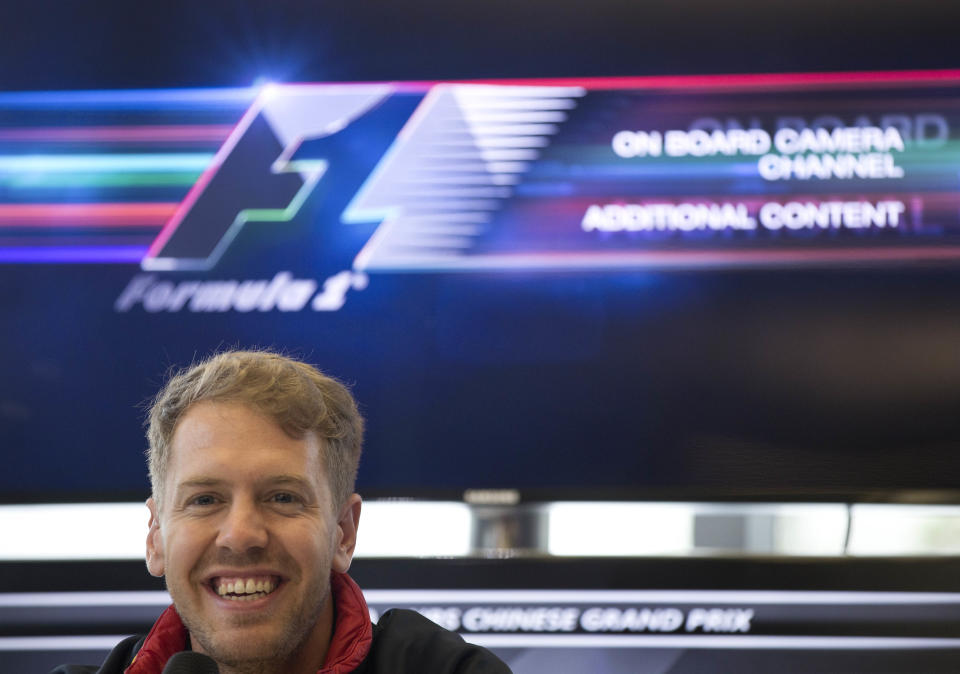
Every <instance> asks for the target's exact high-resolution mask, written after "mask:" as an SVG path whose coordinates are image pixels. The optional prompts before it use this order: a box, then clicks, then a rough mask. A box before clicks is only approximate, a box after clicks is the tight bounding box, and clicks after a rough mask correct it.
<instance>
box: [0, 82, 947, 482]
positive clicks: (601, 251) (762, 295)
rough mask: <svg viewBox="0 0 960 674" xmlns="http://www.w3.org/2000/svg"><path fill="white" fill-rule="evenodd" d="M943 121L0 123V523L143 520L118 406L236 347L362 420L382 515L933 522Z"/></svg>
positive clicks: (726, 111)
mask: <svg viewBox="0 0 960 674" xmlns="http://www.w3.org/2000/svg"><path fill="white" fill-rule="evenodd" d="M958 92H960V72H953V71H950V72H945V71H938V72H912V73H852V74H798V75H751V76H709V77H662V78H657V77H653V78H624V79H591V80H573V79H570V80H549V81H547V80H545V81H532V80H531V81H524V80H517V81H496V82H468V83H457V82H434V83H429V82H406V83H365V84H272V85H268V86H265V87H261V88H255V89H254V88H252V89H223V90H216V89H209V90H208V89H198V90H185V89H180V90H156V91H124V92H120V91H100V92H96V91H93V92H46V93H12V94H11V93H8V94H0V282H2V284H3V287H4V288H5V293H4V295H3V299H2V303H0V311H2V312H3V316H4V323H5V325H9V326H11V327H10V329H7V330H5V331H4V336H3V338H2V346H3V347H4V349H5V353H6V354H7V355H8V358H9V362H10V364H9V367H7V368H6V370H7V372H8V376H6V377H5V379H4V382H3V384H2V385H0V386H2V388H0V431H2V433H3V436H4V438H5V442H6V444H7V445H8V446H9V447H10V448H11V449H12V452H11V453H12V455H13V457H14V458H13V463H12V466H11V468H10V470H8V471H7V472H6V474H5V475H4V476H3V477H0V490H2V491H3V493H5V494H11V495H13V494H20V495H30V494H39V493H40V492H41V491H43V490H44V489H51V490H53V493H56V494H66V493H76V494H82V493H90V494H93V493H98V494H100V495H101V496H102V495H103V494H104V493H113V492H114V491H116V492H117V493H119V492H138V491H139V490H142V489H143V487H144V484H145V481H144V478H143V476H142V467H141V465H140V457H139V455H138V452H139V451H140V449H141V448H142V442H143V441H142V439H141V431H140V430H139V428H138V426H137V424H138V421H137V415H138V414H139V412H138V411H137V405H138V403H140V402H142V401H143V400H144V399H146V398H147V397H148V396H149V395H150V393H151V392H152V391H153V390H154V388H155V386H156V383H157V382H158V381H159V380H160V379H161V378H162V373H163V372H164V370H165V369H166V368H167V367H168V366H170V365H173V364H182V363H186V362H189V361H190V360H192V359H193V358H194V357H195V356H197V355H199V354H204V353H208V352H209V351H211V350H213V349H216V348H220V347H224V346H231V345H253V344H256V345H265V346H270V345H273V346H278V347H282V348H287V349H289V350H292V351H293V352H294V353H297V354H299V355H302V356H304V357H306V358H308V359H310V360H313V361H315V362H317V363H318V364H320V365H322V366H323V367H324V368H326V369H328V370H330V371H331V372H332V373H334V374H337V375H339V376H340V377H342V378H343V379H345V380H347V381H348V382H349V383H351V384H352V385H353V386H354V389H355V392H356V393H357V395H358V397H359V398H360V400H361V403H362V404H363V407H364V409H365V411H366V413H367V416H368V417H369V421H370V426H369V427H370V432H369V436H368V448H369V451H368V455H367V456H368V458H367V459H365V462H364V464H363V466H362V468H361V484H362V485H366V486H367V488H368V489H370V490H372V491H374V492H377V491H383V492H394V491H395V492H405V491H409V490H413V491H417V490H426V491H430V490H437V489H439V490H443V489H462V488H467V487H476V486H519V487H525V488H529V489H544V490H568V491H570V490H572V491H570V493H573V492H578V493H579V492H582V493H587V492H590V493H594V494H596V493H598V492H602V493H612V492H611V490H618V489H619V490H626V491H635V490H643V489H675V488H678V487H683V488H700V487H723V488H728V487H730V488H757V489H762V488H764V487H766V486H770V485H781V486H783V485H792V486H794V487H795V488H797V489H801V490H804V489H814V488H826V487H829V488H842V489H847V488H849V489H862V488H872V487H878V488H894V487H932V486H937V487H947V486H953V482H952V478H951V477H950V475H951V474H952V473H951V471H950V470H939V469H938V470H932V469H931V468H930V466H932V465H938V466H943V465H944V464H946V465H948V466H952V465H953V463H955V462H956V459H953V458H952V457H953V456H955V455H956V452H955V451H953V450H955V449H956V448H957V447H958V446H960V427H958V423H957V422H956V421H955V420H954V419H955V417H956V415H955V414H953V413H952V412H950V410H952V409H955V405H956V404H957V403H958V402H960V393H958V389H957V387H953V386H949V385H947V384H946V383H945V382H949V381H951V380H953V377H954V376H958V377H960V362H958V360H957V358H956V356H955V349H954V348H953V346H952V345H953V344H955V343H956V341H955V340H954V338H955V337H956V338H960V314H958V309H957V306H958V305H957V303H956V301H955V299H954V298H955V297H956V293H957V291H958V290H960V277H958V271H957V265H956V261H957V260H958V259H960V173H958V169H957V167H958V166H960V145H958V143H960V141H958V131H957V129H958V126H960V98H958V96H957V94H958ZM65 433H68V434H69V438H70V440H69V441H65V440H64V434H65ZM38 452H39V453H41V454H42V455H43V456H44V457H45V458H46V459H47V461H48V463H49V464H50V465H51V466H52V468H51V471H52V474H51V475H45V476H43V479H40V478H38V477H36V476H34V475H33V472H32V471H31V468H30V466H31V465H34V462H35V461H36V460H37V456H36V454H37V453H38ZM601 456H602V461H601V460H599V457H601ZM907 457H913V459H915V460H914V461H911V460H909V459H908V458H907ZM91 460H92V464H98V463H105V464H109V466H110V467H109V468H108V469H107V470H106V471H105V472H102V471H101V472H98V473H97V474H96V475H93V474H91V471H90V469H89V468H86V467H85V466H87V465H88V462H89V461H91ZM578 490H579V491H578ZM11 498H13V496H11Z"/></svg>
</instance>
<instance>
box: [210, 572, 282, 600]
mask: <svg viewBox="0 0 960 674" xmlns="http://www.w3.org/2000/svg"><path fill="white" fill-rule="evenodd" d="M280 583H281V579H280V577H279V576H218V577H215V578H212V579H211V580H210V587H211V588H212V589H213V591H214V592H216V593H217V594H218V595H220V596H221V597H223V598H224V599H230V600H233V601H253V600H255V599H260V598H262V597H266V596H267V595H268V594H270V593H271V592H273V591H274V590H276V589H277V587H278V586H279V585H280Z"/></svg>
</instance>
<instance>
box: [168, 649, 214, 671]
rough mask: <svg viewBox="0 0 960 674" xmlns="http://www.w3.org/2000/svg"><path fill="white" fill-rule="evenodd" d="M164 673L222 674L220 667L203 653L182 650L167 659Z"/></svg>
mask: <svg viewBox="0 0 960 674" xmlns="http://www.w3.org/2000/svg"><path fill="white" fill-rule="evenodd" d="M162 674H220V668H219V667H217V663H216V662H214V661H213V658H211V657H209V656H206V655H204V654H203V653H195V652H194V651H181V652H179V653H176V654H174V656H173V657H172V658H170V659H169V660H167V666H166V667H164V668H163V673H162Z"/></svg>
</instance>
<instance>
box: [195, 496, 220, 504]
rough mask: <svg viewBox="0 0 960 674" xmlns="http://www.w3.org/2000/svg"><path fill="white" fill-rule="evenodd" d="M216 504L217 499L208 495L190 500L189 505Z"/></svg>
mask: <svg viewBox="0 0 960 674" xmlns="http://www.w3.org/2000/svg"><path fill="white" fill-rule="evenodd" d="M216 502H217V499H216V498H214V497H213V496H210V495H209V494H204V495H203V496H194V497H193V498H192V499H190V505H197V506H210V505H214V504H215V503H216Z"/></svg>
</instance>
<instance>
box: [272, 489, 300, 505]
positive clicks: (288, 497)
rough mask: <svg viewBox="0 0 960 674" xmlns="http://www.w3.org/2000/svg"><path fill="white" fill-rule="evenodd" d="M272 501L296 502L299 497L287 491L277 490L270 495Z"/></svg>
mask: <svg viewBox="0 0 960 674" xmlns="http://www.w3.org/2000/svg"><path fill="white" fill-rule="evenodd" d="M271 500H272V501H273V502H274V503H296V502H297V501H298V500H299V499H298V498H297V497H296V496H294V495H293V494H291V493H289V492H285V491H283V492H278V493H276V494H274V495H273V496H272V497H271Z"/></svg>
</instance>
